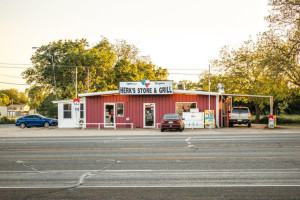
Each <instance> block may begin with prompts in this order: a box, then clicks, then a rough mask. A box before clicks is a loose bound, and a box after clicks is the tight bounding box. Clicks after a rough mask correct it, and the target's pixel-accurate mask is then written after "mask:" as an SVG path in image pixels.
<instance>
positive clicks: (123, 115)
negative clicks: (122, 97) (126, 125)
mask: <svg viewBox="0 0 300 200" xmlns="http://www.w3.org/2000/svg"><path fill="white" fill-rule="evenodd" d="M116 104H117V105H116V108H117V117H124V113H125V109H124V102H117V103H116ZM118 104H123V113H122V115H119V114H118Z"/></svg>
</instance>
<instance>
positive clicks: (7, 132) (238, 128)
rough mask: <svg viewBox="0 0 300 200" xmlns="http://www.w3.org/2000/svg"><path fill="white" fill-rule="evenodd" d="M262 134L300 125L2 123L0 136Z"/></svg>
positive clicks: (290, 130) (295, 130)
mask: <svg viewBox="0 0 300 200" xmlns="http://www.w3.org/2000/svg"><path fill="white" fill-rule="evenodd" d="M214 133H216V134H220V133H221V134H222V133H224V134H245V133H247V134H260V133H300V127H288V126H279V127H277V128H275V129H269V128H266V125H262V124H253V126H252V127H251V128H248V127H247V126H245V125H235V126H234V127H231V128H219V129H218V128H216V129H185V130H184V131H183V132H178V131H165V132H163V133H162V132H160V129H142V128H137V129H133V130H131V129H129V128H128V129H110V128H106V129H100V130H99V129H84V130H83V129H75V128H72V129H67V128H66V129H62V128H61V129H59V128H57V127H49V128H40V127H32V128H25V129H21V128H19V127H16V126H15V125H13V124H9V125H0V137H59V136H61V137H64V136H65V137H70V136H110V135H120V136H122V135H123V136H125V135H177V134H178V135H182V134H187V135H193V134H196V135H197V134H214Z"/></svg>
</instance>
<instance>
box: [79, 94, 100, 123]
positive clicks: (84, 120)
mask: <svg viewBox="0 0 300 200" xmlns="http://www.w3.org/2000/svg"><path fill="white" fill-rule="evenodd" d="M83 99H84V119H83V123H86V98H85V97H84V98H83ZM99 112H100V111H99ZM84 127H85V128H86V125H84Z"/></svg>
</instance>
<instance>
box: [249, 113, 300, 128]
mask: <svg viewBox="0 0 300 200" xmlns="http://www.w3.org/2000/svg"><path fill="white" fill-rule="evenodd" d="M251 123H256V122H255V116H252V117H251ZM268 123H269V117H268V116H267V115H261V116H260V119H259V124H268ZM277 124H278V125H286V126H300V115H278V116H277Z"/></svg>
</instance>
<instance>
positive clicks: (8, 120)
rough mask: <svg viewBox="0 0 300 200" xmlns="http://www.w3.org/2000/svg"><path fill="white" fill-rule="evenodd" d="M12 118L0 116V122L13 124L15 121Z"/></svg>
mask: <svg viewBox="0 0 300 200" xmlns="http://www.w3.org/2000/svg"><path fill="white" fill-rule="evenodd" d="M15 121H16V120H15V119H14V118H8V117H1V118H0V124H14V123H15Z"/></svg>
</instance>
